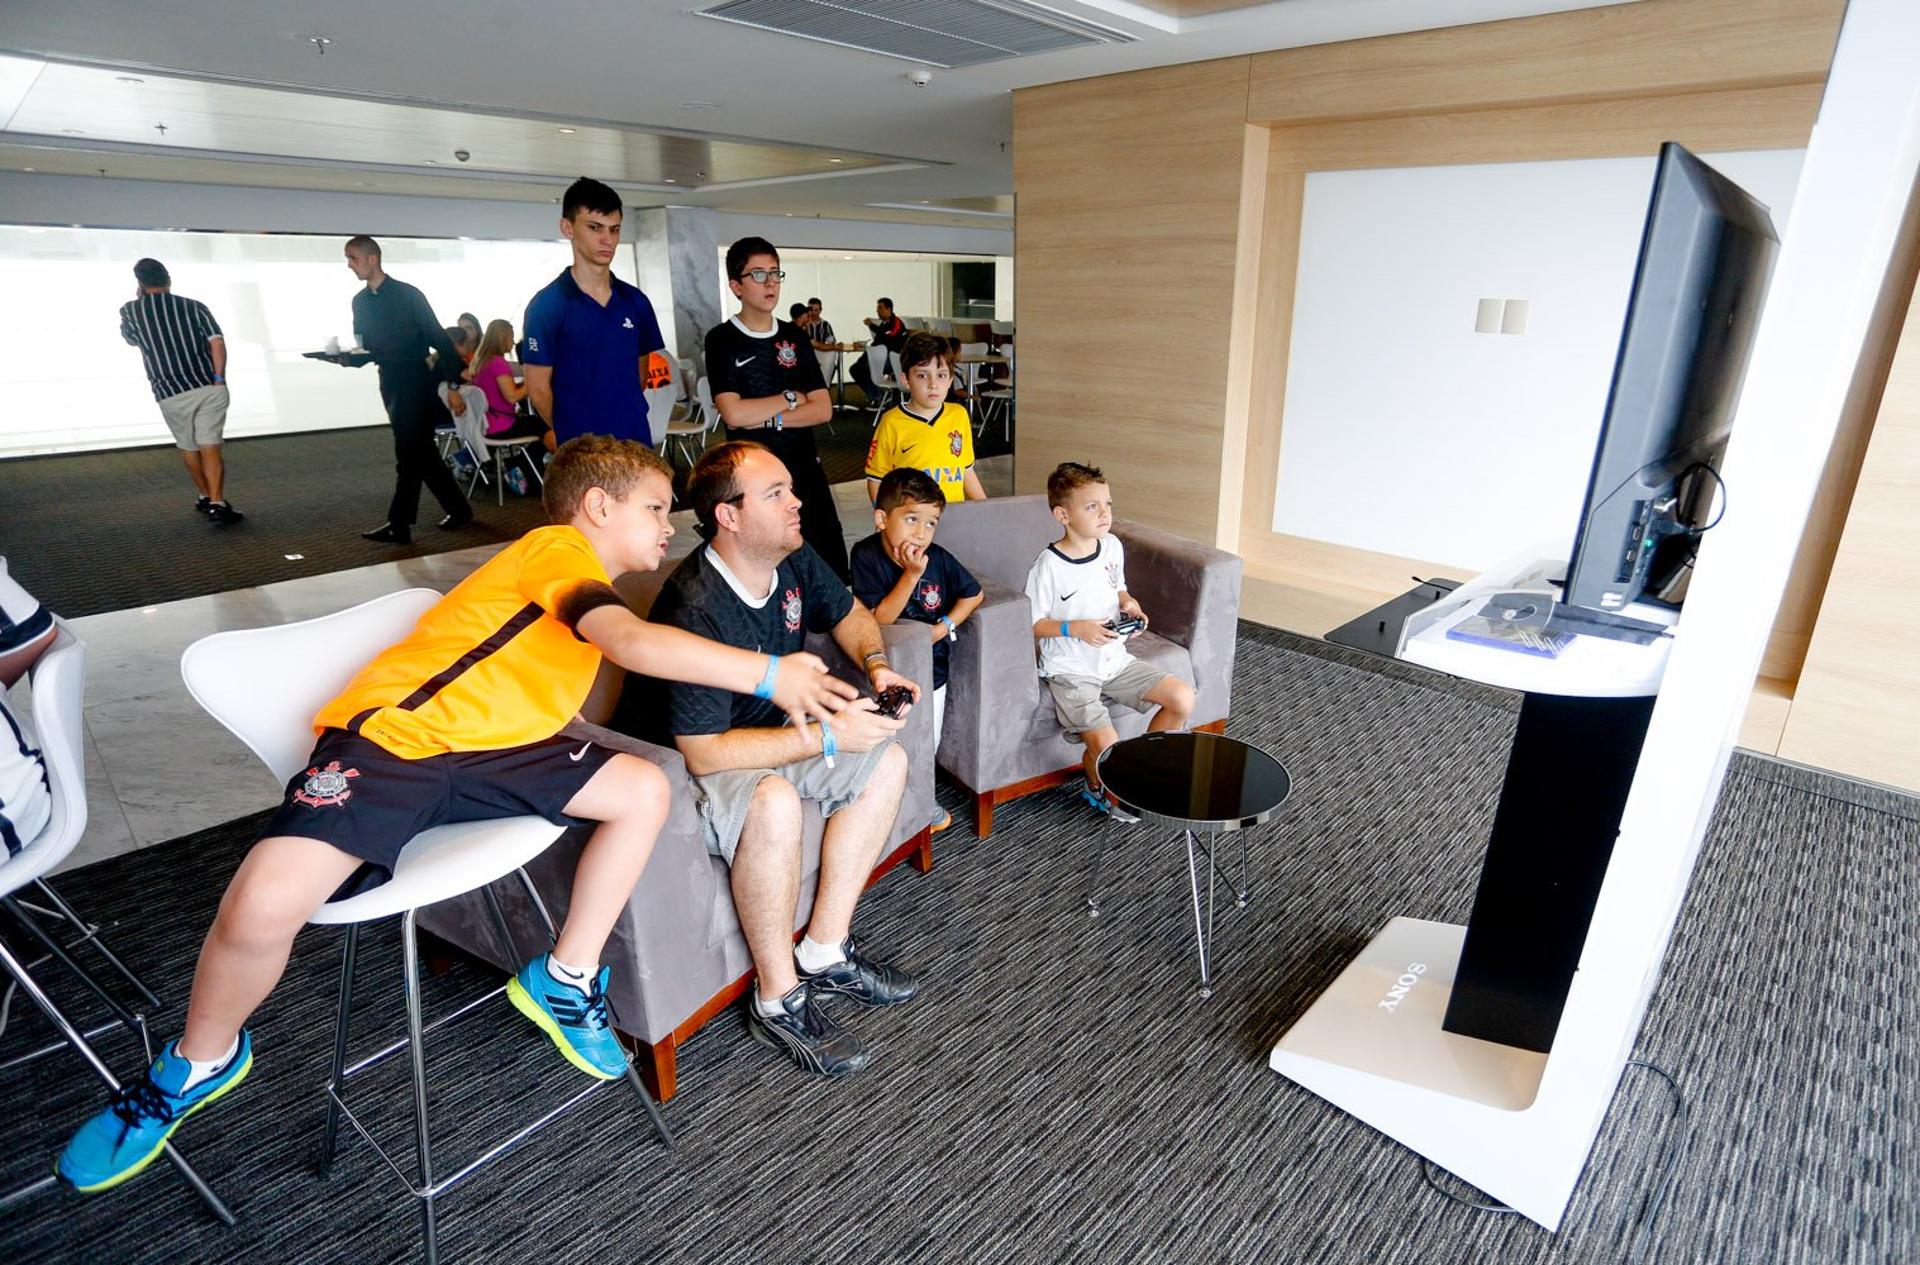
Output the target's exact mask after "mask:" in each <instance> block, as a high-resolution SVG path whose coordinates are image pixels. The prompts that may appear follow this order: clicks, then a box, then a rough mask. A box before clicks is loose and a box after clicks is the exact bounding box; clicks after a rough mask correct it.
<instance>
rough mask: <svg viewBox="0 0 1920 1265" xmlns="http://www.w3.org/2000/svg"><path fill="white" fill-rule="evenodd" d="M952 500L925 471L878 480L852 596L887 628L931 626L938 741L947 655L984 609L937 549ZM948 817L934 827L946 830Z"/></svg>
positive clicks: (951, 560)
mask: <svg viewBox="0 0 1920 1265" xmlns="http://www.w3.org/2000/svg"><path fill="white" fill-rule="evenodd" d="M946 506H947V496H946V493H945V492H942V491H941V490H940V485H939V484H937V483H935V482H934V481H933V480H932V479H931V478H929V477H928V476H927V473H926V472H925V471H924V470H914V469H910V468H906V467H902V468H901V469H898V470H894V471H891V472H889V473H888V474H887V476H886V477H885V478H883V479H881V480H880V488H879V491H878V493H877V494H876V495H875V497H874V502H873V507H874V508H873V525H874V527H875V528H876V529H877V530H875V532H874V533H873V535H871V536H868V537H867V538H866V539H865V540H863V541H861V542H860V543H859V544H857V545H855V546H854V547H853V552H852V554H851V555H850V556H849V558H848V563H849V565H850V567H851V568H852V571H853V595H854V596H855V597H857V598H859V599H860V600H861V601H862V602H864V603H866V605H867V606H868V607H870V608H871V609H872V610H873V617H874V619H875V620H877V621H878V622H880V623H882V624H891V623H893V622H894V621H895V620H900V619H909V620H913V621H914V622H915V623H921V624H929V625H931V626H932V627H931V630H930V635H931V636H932V637H933V741H934V745H935V746H938V745H939V742H940V726H941V722H942V721H943V720H945V719H946V704H947V649H948V646H949V645H950V644H951V643H952V641H953V639H954V638H955V637H956V636H957V635H958V633H959V629H960V625H961V624H964V623H965V622H966V621H967V617H968V616H969V615H971V614H973V612H974V609H975V608H976V607H978V606H979V605H980V600H981V594H980V584H979V581H977V580H975V579H974V578H973V576H972V575H971V574H969V573H968V571H967V569H966V568H965V567H963V566H961V565H960V562H959V560H958V559H956V558H955V557H954V556H953V555H952V554H950V553H948V552H947V551H946V550H944V549H942V548H941V547H940V546H939V545H936V544H934V543H933V533H934V531H935V530H936V529H938V527H939V526H940V514H941V511H943V510H944V509H946ZM950 824H951V818H950V817H949V816H948V814H946V813H945V812H942V813H941V814H940V818H939V820H937V821H936V822H934V826H933V828H934V829H935V830H945V829H946V828H947V826H948V825H950Z"/></svg>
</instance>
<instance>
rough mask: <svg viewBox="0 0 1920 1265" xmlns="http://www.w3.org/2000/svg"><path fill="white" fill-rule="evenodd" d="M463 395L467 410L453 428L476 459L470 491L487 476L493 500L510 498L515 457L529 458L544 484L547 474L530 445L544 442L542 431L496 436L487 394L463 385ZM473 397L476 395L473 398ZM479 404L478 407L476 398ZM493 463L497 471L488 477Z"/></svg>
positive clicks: (538, 481)
mask: <svg viewBox="0 0 1920 1265" xmlns="http://www.w3.org/2000/svg"><path fill="white" fill-rule="evenodd" d="M460 396H461V398H462V399H464V400H466V402H467V411H466V412H465V413H462V414H461V415H460V416H459V417H456V418H454V419H453V428H454V431H455V433H457V434H458V435H459V437H460V445H461V447H463V448H464V449H466V453H467V455H468V456H469V457H471V458H472V459H473V475H472V477H470V478H469V479H468V480H467V495H468V496H472V495H473V489H474V487H475V486H476V485H477V484H478V483H479V482H480V481H481V480H482V479H486V480H487V481H488V482H490V483H492V484H493V500H494V504H496V505H504V504H506V501H507V464H506V463H507V462H508V461H510V460H513V459H515V458H519V459H522V460H524V461H525V462H526V464H527V468H528V469H529V470H531V471H533V478H534V482H535V484H536V485H538V486H541V487H544V486H545V485H546V477H545V476H544V475H543V474H541V472H540V463H539V462H537V461H535V460H533V458H532V457H531V456H530V455H528V451H527V450H528V449H529V448H531V447H532V446H533V445H534V444H537V443H539V442H540V437H539V436H538V435H519V436H515V437H514V438H512V439H495V438H493V437H492V436H490V435H488V434H487V397H486V396H484V395H482V394H481V393H480V388H479V387H461V388H460ZM469 397H472V398H469ZM476 399H477V400H478V401H479V407H478V408H475V407H474V400H476ZM489 464H490V465H492V467H493V475H492V477H491V478H488V475H487V466H488V465H489Z"/></svg>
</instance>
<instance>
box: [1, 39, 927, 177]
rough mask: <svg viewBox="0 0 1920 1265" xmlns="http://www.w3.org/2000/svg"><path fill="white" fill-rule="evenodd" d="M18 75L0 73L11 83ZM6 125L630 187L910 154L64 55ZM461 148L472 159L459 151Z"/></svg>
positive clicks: (813, 169)
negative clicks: (214, 77)
mask: <svg viewBox="0 0 1920 1265" xmlns="http://www.w3.org/2000/svg"><path fill="white" fill-rule="evenodd" d="M8 63H12V69H13V70H15V71H18V70H19V68H20V67H21V66H30V65H32V64H33V63H32V62H31V61H30V60H28V59H20V58H0V66H6V65H7V64H8ZM15 77H16V78H18V77H20V76H18V75H16V76H15ZM6 82H7V80H6V78H5V77H4V76H0V87H4V85H5V83H6ZM0 105H4V101H3V100H0ZM5 131H7V132H10V133H13V134H16V135H29V134H31V135H39V136H44V137H49V138H64V139H70V140H72V141H74V142H75V143H86V142H90V141H111V142H119V143H123V144H140V145H154V146H164V147H166V148H168V149H172V150H193V151H201V152H205V153H207V154H210V155H261V156H271V157H283V158H291V159H298V160H305V161H311V162H322V163H355V164H371V165H385V166H395V167H412V168H418V169H423V170H425V169H431V168H433V167H436V166H438V167H444V168H446V169H448V170H449V171H450V172H453V173H457V174H461V175H465V174H469V173H472V174H475V175H487V176H500V175H506V176H544V177H550V178H554V179H570V178H572V177H573V176H577V175H579V174H580V173H582V172H592V173H594V174H595V175H596V176H598V177H599V178H601V179H604V180H608V181H611V182H614V183H618V184H626V185H633V184H640V185H647V186H659V187H667V186H679V187H681V188H688V189H697V188H703V187H711V186H716V185H720V186H724V185H734V184H742V183H746V182H757V181H768V180H805V179H828V178H832V177H834V176H838V175H841V174H846V173H853V172H859V171H871V170H874V169H876V168H882V167H893V166H897V165H898V164H899V162H900V161H901V160H899V159H895V158H890V157H884V156H877V155H872V154H862V153H858V152H855V151H851V150H839V149H826V148H813V147H802V146H792V145H779V144H771V143H767V142H761V141H746V140H735V139H730V138H725V137H714V136H703V135H699V134H696V133H683V132H664V131H654V130H646V129H640V128H632V127H622V126H614V125H611V124H607V123H598V122H590V121H578V122H569V121H566V120H539V119H526V118H514V117H509V116H506V115H501V114H491V113H482V112H477V111H464V110H458V109H451V108H447V107H444V106H428V105H417V104H411V103H403V102H393V101H367V100H359V99H355V98H351V97H340V96H329V95H325V94H321V93H312V92H299V91H294V90H290V89H285V88H267V87H256V86H251V85H245V84H233V83H219V82H208V81H204V80H197V79H189V78H185V77H176V76H170V75H161V74H156V73H151V72H144V71H143V72H140V73H131V72H122V71H116V70H113V69H108V68H101V67H93V66H75V65H65V64H61V63H57V62H50V63H46V64H45V65H44V67H43V68H42V69H41V70H40V71H39V73H38V74H37V76H36V77H34V78H33V79H32V80H31V82H30V83H29V84H28V85H27V86H26V88H25V91H24V93H22V94H20V101H19V105H18V107H17V108H16V109H14V111H13V115H12V118H11V119H10V120H9V121H8V122H7V124H6V126H5ZM456 151H460V152H465V153H466V154H467V155H468V157H467V159H465V160H461V159H459V158H457V157H456V156H455V155H456ZM476 196H487V195H485V194H478V195H476Z"/></svg>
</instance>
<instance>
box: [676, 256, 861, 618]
mask: <svg viewBox="0 0 1920 1265" xmlns="http://www.w3.org/2000/svg"><path fill="white" fill-rule="evenodd" d="M785 275H786V274H784V273H782V272H781V271H780V252H779V251H777V250H775V249H774V248H773V243H771V242H769V241H767V240H766V239H765V238H763V237H743V238H741V239H740V240H739V241H737V242H735V243H734V244H733V245H731V246H729V247H727V285H728V287H729V288H730V289H731V290H732V291H733V294H734V297H735V298H737V299H739V300H740V311H739V313H738V315H736V316H734V318H733V319H732V320H729V321H724V322H722V323H721V324H719V325H716V326H714V327H713V328H712V329H710V330H708V331H707V381H708V384H709V385H710V386H711V387H712V388H713V403H714V407H716V408H718V409H719V410H720V420H721V421H722V422H724V423H725V424H726V428H727V438H728V439H749V440H753V441H754V442H756V443H759V444H762V445H764V446H765V447H767V448H769V449H771V450H772V451H773V454H774V455H775V456H777V457H779V458H780V460H781V461H782V462H783V463H785V465H786V467H787V469H788V470H789V471H790V472H791V473H792V475H793V492H794V495H795V496H797V497H798V498H799V499H800V534H801V536H802V537H803V538H804V539H805V540H806V542H807V543H808V544H809V545H812V546H813V550H814V552H815V553H817V554H819V555H820V557H821V559H822V560H823V561H824V562H825V563H826V564H827V566H829V567H831V568H832V569H833V572H834V574H835V575H838V576H839V577H840V580H841V582H842V583H845V582H846V581H847V579H848V571H847V542H846V538H845V537H844V536H842V535H841V534H840V516H839V514H838V513H836V512H835V511H834V508H833V492H832V490H831V489H830V488H829V487H828V485H827V473H826V471H825V470H823V469H822V468H821V466H820V454H819V452H818V450H817V449H815V447H814V444H813V428H814V427H816V426H818V425H820V424H821V423H822V422H826V421H830V420H831V419H832V417H833V398H832V396H831V395H829V394H828V392H827V384H826V380H825V379H824V378H822V377H821V376H820V360H819V358H818V357H817V356H815V355H814V354H813V341H812V340H811V339H810V338H808V337H807V334H806V331H805V330H803V329H801V328H800V327H799V326H797V325H795V324H793V323H792V322H791V321H782V320H779V319H777V318H776V317H775V316H774V308H775V306H776V305H777V304H778V303H779V302H780V281H781V278H782V277H784V276H785Z"/></svg>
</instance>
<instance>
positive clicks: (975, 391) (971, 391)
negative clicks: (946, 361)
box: [954, 343, 987, 435]
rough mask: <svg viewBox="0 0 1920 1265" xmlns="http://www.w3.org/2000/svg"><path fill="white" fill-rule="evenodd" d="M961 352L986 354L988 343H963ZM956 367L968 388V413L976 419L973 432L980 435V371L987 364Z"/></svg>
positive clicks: (973, 354)
mask: <svg viewBox="0 0 1920 1265" xmlns="http://www.w3.org/2000/svg"><path fill="white" fill-rule="evenodd" d="M960 354H961V355H962V356H984V355H986V354H987V345H986V344H985V343H961V344H960ZM954 368H955V369H957V370H959V372H960V385H961V386H962V387H964V388H966V392H967V414H968V416H970V417H972V418H973V420H974V427H973V433H974V434H975V435H978V434H979V433H980V414H979V409H978V407H977V406H978V405H979V402H980V398H979V397H980V371H981V370H982V369H984V368H986V366H985V365H965V364H963V365H955V366H954Z"/></svg>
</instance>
